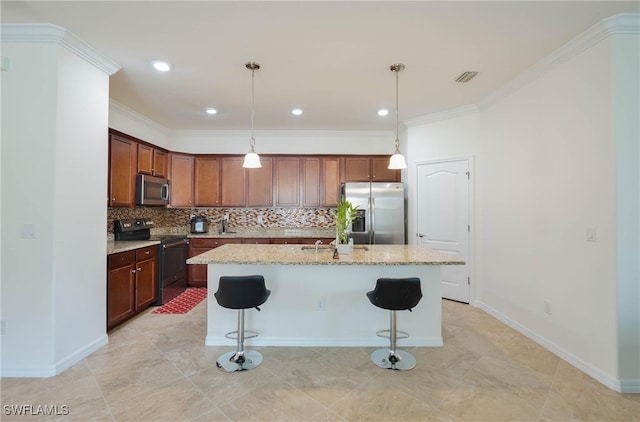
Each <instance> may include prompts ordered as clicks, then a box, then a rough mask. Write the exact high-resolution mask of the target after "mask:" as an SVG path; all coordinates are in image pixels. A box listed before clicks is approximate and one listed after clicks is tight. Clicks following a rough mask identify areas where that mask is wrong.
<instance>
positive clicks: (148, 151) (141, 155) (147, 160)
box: [138, 144, 153, 175]
mask: <svg viewBox="0 0 640 422" xmlns="http://www.w3.org/2000/svg"><path fill="white" fill-rule="evenodd" d="M138 173H142V174H148V175H153V148H151V147H150V146H147V145H142V144H138Z"/></svg>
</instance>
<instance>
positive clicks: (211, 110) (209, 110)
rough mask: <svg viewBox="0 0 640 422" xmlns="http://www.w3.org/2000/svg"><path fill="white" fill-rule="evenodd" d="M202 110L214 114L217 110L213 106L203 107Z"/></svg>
mask: <svg viewBox="0 0 640 422" xmlns="http://www.w3.org/2000/svg"><path fill="white" fill-rule="evenodd" d="M204 111H205V112H206V113H207V114H216V113H217V112H218V110H216V109H215V108H205V109H204Z"/></svg>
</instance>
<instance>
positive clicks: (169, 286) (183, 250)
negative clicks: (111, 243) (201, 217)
mask: <svg viewBox="0 0 640 422" xmlns="http://www.w3.org/2000/svg"><path fill="white" fill-rule="evenodd" d="M153 226H154V223H153V220H151V219H149V218H139V219H126V220H115V221H114V222H113V230H114V240H115V241H123V240H127V241H135V240H157V241H159V242H160V251H159V252H160V253H159V254H158V256H159V259H158V300H157V301H156V305H163V304H165V303H167V302H169V301H170V300H171V299H173V298H175V297H176V296H178V295H179V294H180V293H182V292H183V291H185V290H186V288H187V254H188V246H189V239H187V236H185V235H173V234H171V235H154V236H152V235H151V228H152V227H153Z"/></svg>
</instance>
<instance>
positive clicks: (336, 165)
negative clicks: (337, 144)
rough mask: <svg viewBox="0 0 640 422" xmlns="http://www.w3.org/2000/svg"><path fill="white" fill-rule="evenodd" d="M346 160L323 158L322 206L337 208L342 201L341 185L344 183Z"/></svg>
mask: <svg viewBox="0 0 640 422" xmlns="http://www.w3.org/2000/svg"><path fill="white" fill-rule="evenodd" d="M343 167H344V158H341V157H323V158H322V206H323V207H335V206H337V205H338V201H339V200H340V183H342V182H343V178H342V168H343Z"/></svg>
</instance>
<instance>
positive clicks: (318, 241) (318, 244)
mask: <svg viewBox="0 0 640 422" xmlns="http://www.w3.org/2000/svg"><path fill="white" fill-rule="evenodd" d="M315 245H316V252H318V246H320V245H322V240H320V239H318V240H316V243H315Z"/></svg>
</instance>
